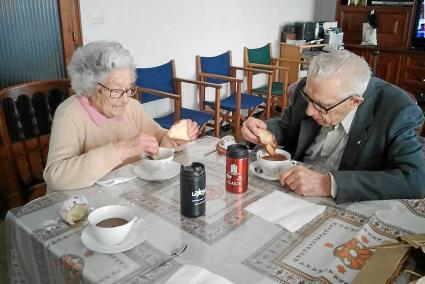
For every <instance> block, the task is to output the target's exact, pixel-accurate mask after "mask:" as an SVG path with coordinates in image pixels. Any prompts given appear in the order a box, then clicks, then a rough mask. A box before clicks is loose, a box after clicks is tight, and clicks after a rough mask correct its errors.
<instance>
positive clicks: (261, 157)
mask: <svg viewBox="0 0 425 284" xmlns="http://www.w3.org/2000/svg"><path fill="white" fill-rule="evenodd" d="M276 154H281V155H283V156H285V157H286V160H277V161H275V160H267V159H265V157H267V156H269V154H268V153H267V152H266V150H259V151H258V152H257V162H258V164H259V165H260V167H261V169H262V170H263V171H264V173H266V174H268V175H271V176H275V175H277V174H279V172H281V171H286V170H289V169H290V168H292V167H294V166H296V164H297V163H296V162H295V161H293V160H291V154H289V153H288V152H286V151H285V150H281V149H276Z"/></svg>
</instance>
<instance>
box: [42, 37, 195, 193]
mask: <svg viewBox="0 0 425 284" xmlns="http://www.w3.org/2000/svg"><path fill="white" fill-rule="evenodd" d="M68 72H69V76H70V78H71V84H72V88H73V90H74V91H75V93H76V95H74V96H72V97H70V98H68V99H67V100H65V101H64V102H63V103H62V104H61V105H60V106H59V107H58V108H57V110H56V113H55V116H54V120H53V126H52V132H51V136H50V146H49V154H48V158H47V165H46V168H45V170H44V179H45V181H46V183H47V187H48V190H49V191H52V190H65V189H77V188H83V187H87V186H91V185H93V184H94V182H95V181H96V180H98V179H99V178H101V177H102V176H104V175H105V174H107V173H108V172H110V171H111V170H113V169H115V168H117V167H120V166H122V165H124V164H126V163H128V162H130V161H135V160H137V158H138V157H139V155H140V153H148V154H155V153H157V152H158V148H159V146H163V147H168V148H174V149H176V150H180V149H182V148H183V147H184V145H182V144H177V143H180V142H181V141H177V142H176V141H173V140H171V139H170V138H169V137H168V136H167V135H166V134H167V130H165V129H163V128H161V127H160V126H159V125H158V124H157V123H156V122H155V121H154V120H153V119H152V118H150V117H148V116H147V115H146V114H145V113H144V112H143V110H142V107H141V104H140V103H139V102H138V101H137V100H135V99H132V98H131V97H133V96H134V95H135V94H136V90H137V88H136V86H135V84H134V82H135V77H136V76H135V65H134V62H133V58H132V56H131V55H130V54H129V52H128V51H127V50H126V49H124V48H123V47H122V46H121V45H120V44H119V43H116V42H103V41H99V42H92V43H89V44H87V45H85V46H84V47H82V48H80V49H78V50H77V51H76V52H75V53H74V55H73V57H72V60H71V63H70V65H69V66H68ZM197 131H198V128H197V125H196V123H195V122H191V121H189V127H188V135H189V137H190V139H191V140H194V139H195V138H196V134H197Z"/></svg>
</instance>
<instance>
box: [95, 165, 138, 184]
mask: <svg viewBox="0 0 425 284" xmlns="http://www.w3.org/2000/svg"><path fill="white" fill-rule="evenodd" d="M135 178H136V175H135V174H134V173H133V165H131V164H128V165H125V166H123V167H121V168H119V169H117V170H115V171H112V172H110V173H109V174H107V175H106V176H104V177H102V178H101V179H99V180H97V181H96V183H97V184H98V185H101V186H113V185H116V184H120V183H124V182H127V181H130V180H132V179H135Z"/></svg>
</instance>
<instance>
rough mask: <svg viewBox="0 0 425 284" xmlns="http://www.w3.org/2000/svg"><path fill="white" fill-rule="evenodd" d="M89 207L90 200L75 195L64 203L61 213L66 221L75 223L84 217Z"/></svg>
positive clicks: (71, 223)
mask: <svg viewBox="0 0 425 284" xmlns="http://www.w3.org/2000/svg"><path fill="white" fill-rule="evenodd" d="M87 207H88V202H87V199H86V198H85V197H84V196H73V197H71V198H70V199H68V200H66V201H65V202H64V203H63V205H62V208H61V209H60V215H61V216H62V219H63V220H64V221H65V222H67V223H68V224H70V225H74V224H75V223H76V222H78V221H80V220H81V219H83V218H84V215H85V214H86V211H87Z"/></svg>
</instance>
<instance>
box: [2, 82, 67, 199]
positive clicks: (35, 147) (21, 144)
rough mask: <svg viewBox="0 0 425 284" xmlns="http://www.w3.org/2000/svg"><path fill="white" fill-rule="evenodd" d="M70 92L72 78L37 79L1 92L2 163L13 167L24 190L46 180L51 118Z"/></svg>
mask: <svg viewBox="0 0 425 284" xmlns="http://www.w3.org/2000/svg"><path fill="white" fill-rule="evenodd" d="M69 95H70V81H69V80H68V79H63V80H50V81H35V82H30V83H25V84H20V85H17V86H12V87H9V88H6V89H3V90H1V91H0V137H1V141H0V144H1V145H0V146H1V148H2V150H3V154H5V156H2V157H0V160H1V163H2V166H4V165H6V164H7V165H10V166H12V167H14V169H15V172H16V173H17V174H16V178H17V179H18V181H17V182H18V183H19V186H20V187H21V189H22V191H24V192H22V193H20V194H22V195H25V194H26V192H25V190H26V189H28V188H30V187H32V186H34V185H36V184H39V183H43V170H44V167H45V165H46V160H47V153H48V147H49V138H50V131H51V125H52V117H53V114H54V112H55V111H56V108H57V107H58V105H59V104H60V103H61V102H62V101H64V99H65V98H67V97H68V96H69Z"/></svg>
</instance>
